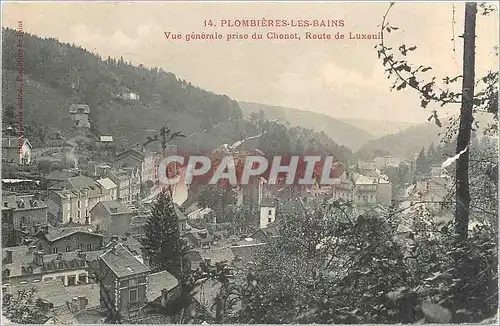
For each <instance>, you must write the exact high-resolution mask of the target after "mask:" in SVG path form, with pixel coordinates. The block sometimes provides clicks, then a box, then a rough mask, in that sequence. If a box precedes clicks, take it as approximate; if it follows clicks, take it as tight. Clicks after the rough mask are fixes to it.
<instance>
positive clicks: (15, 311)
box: [2, 288, 49, 324]
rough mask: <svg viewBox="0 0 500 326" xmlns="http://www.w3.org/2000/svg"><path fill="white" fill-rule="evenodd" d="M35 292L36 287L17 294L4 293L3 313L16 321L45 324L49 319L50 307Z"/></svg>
mask: <svg viewBox="0 0 500 326" xmlns="http://www.w3.org/2000/svg"><path fill="white" fill-rule="evenodd" d="M35 294H36V290H35V289H34V288H31V289H29V290H19V291H18V292H17V293H16V294H10V293H3V297H2V314H3V315H4V316H5V317H7V318H8V319H10V320H11V321H12V322H14V323H19V324H44V323H45V322H46V321H47V320H48V319H49V317H48V312H49V307H48V306H47V304H46V303H44V302H43V301H42V300H41V299H40V298H36V297H35Z"/></svg>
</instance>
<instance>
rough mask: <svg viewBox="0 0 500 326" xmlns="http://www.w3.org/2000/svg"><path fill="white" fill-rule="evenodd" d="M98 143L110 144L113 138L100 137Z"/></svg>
mask: <svg viewBox="0 0 500 326" xmlns="http://www.w3.org/2000/svg"><path fill="white" fill-rule="evenodd" d="M100 141H101V143H112V142H113V136H101V137H100Z"/></svg>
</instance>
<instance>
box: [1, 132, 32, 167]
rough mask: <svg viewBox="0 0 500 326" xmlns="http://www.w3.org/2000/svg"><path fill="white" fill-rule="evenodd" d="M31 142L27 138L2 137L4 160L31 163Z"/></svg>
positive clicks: (23, 163)
mask: <svg viewBox="0 0 500 326" xmlns="http://www.w3.org/2000/svg"><path fill="white" fill-rule="evenodd" d="M31 149H32V146H31V143H30V142H29V141H28V139H27V138H22V137H2V161H3V162H8V163H16V164H19V165H28V164H31Z"/></svg>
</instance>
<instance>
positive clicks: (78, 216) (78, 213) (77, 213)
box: [76, 211, 80, 220]
mask: <svg viewBox="0 0 500 326" xmlns="http://www.w3.org/2000/svg"><path fill="white" fill-rule="evenodd" d="M76 215H77V218H78V220H80V211H78V212H76Z"/></svg>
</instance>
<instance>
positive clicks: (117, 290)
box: [99, 244, 150, 319]
mask: <svg viewBox="0 0 500 326" xmlns="http://www.w3.org/2000/svg"><path fill="white" fill-rule="evenodd" d="M149 273H150V269H149V267H147V266H146V265H144V264H143V263H142V262H140V261H139V260H138V259H137V258H136V257H134V255H133V254H132V253H131V252H130V251H129V250H128V249H127V248H126V247H125V246H124V245H123V244H111V245H110V248H109V249H107V251H106V252H105V253H104V254H102V255H101V256H100V257H99V277H100V279H101V287H100V305H101V308H102V309H103V310H105V311H106V312H107V313H108V314H109V315H111V316H113V317H114V316H116V314H119V315H120V316H122V318H124V319H130V318H132V317H135V316H138V315H140V314H141V308H143V307H144V306H145V305H146V302H147V278H148V274H149Z"/></svg>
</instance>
